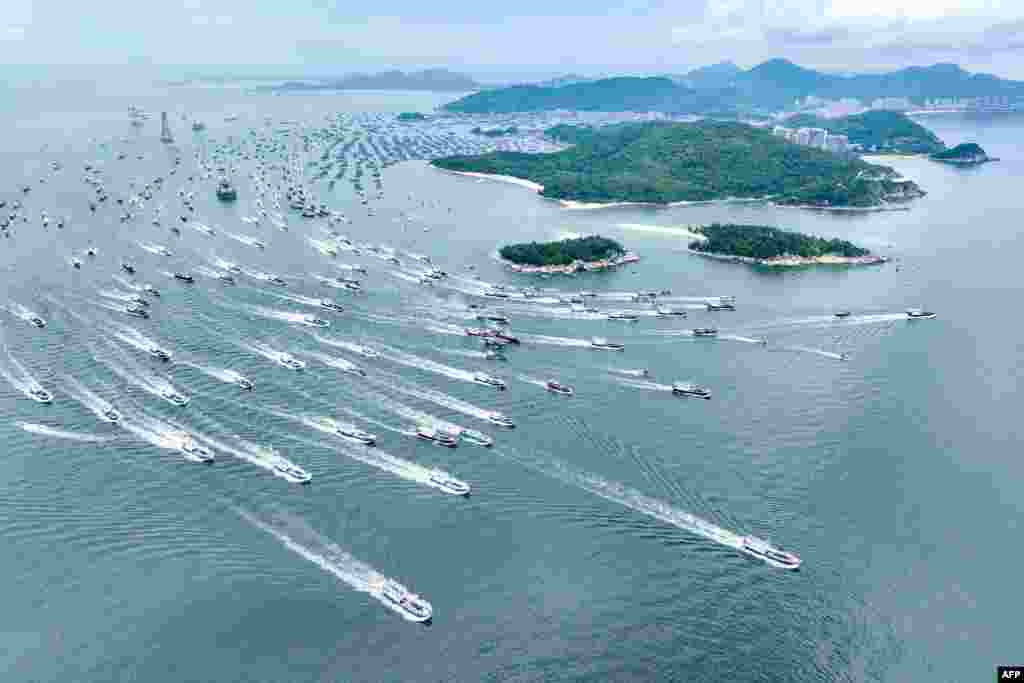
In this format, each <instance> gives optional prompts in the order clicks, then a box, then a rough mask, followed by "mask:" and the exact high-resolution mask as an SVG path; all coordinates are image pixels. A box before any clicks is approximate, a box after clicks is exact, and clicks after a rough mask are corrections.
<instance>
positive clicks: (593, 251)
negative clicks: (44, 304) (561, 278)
mask: <svg viewBox="0 0 1024 683" xmlns="http://www.w3.org/2000/svg"><path fill="white" fill-rule="evenodd" d="M498 253H499V254H500V255H501V258H503V259H505V260H506V261H510V262H511V263H514V264H517V265H525V266H568V265H570V264H572V263H573V262H575V261H584V262H594V261H604V260H607V259H610V258H614V257H616V256H622V255H623V254H625V253H626V250H625V249H624V248H623V247H622V245H621V244H619V243H618V242H616V241H615V240H610V239H606V238H604V237H600V236H591V237H578V238H574V239H566V240H559V241H557V242H525V243H523V244H509V245H507V246H504V247H502V248H501V249H500V250H499V252H498Z"/></svg>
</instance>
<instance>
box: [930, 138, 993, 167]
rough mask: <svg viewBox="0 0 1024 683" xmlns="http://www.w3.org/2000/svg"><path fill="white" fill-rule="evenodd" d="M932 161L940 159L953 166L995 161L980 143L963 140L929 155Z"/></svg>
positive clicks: (975, 164)
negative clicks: (954, 145)
mask: <svg viewBox="0 0 1024 683" xmlns="http://www.w3.org/2000/svg"><path fill="white" fill-rule="evenodd" d="M929 158H930V159H931V160H932V161H941V162H942V163H944V164H953V165H955V166H977V165H978V164H984V163H986V162H988V161H996V159H993V158H992V157H990V156H989V155H988V154H986V153H985V150H983V149H982V148H981V145H979V144H977V143H974V142H964V143H961V144H959V145H957V146H956V147H951V148H949V149H947V150H943V151H941V152H937V153H935V154H932V155H931V156H930V157H929Z"/></svg>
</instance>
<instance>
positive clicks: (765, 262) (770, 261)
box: [686, 247, 889, 268]
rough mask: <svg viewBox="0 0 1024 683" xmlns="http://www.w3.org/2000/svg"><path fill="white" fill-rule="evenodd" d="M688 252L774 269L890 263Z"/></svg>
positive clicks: (855, 258)
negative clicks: (761, 257)
mask: <svg viewBox="0 0 1024 683" xmlns="http://www.w3.org/2000/svg"><path fill="white" fill-rule="evenodd" d="M686 251H687V252H689V253H691V254H696V255H697V256H704V257H706V258H710V259H715V260H717V261H730V262H732V263H746V264H748V265H754V266H769V267H773V268H799V267H801V266H875V265H880V264H882V263H888V262H889V257H888V256H876V255H874V254H869V255H867V256H833V255H830V254H826V255H824V256H812V257H807V256H776V257H773V258H767V259H759V258H754V257H752V256H733V255H731V254H717V253H714V252H707V251H698V250H696V249H690V248H689V247H687V249H686Z"/></svg>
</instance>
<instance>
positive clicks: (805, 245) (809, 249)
mask: <svg viewBox="0 0 1024 683" xmlns="http://www.w3.org/2000/svg"><path fill="white" fill-rule="evenodd" d="M690 230H692V231H693V232H694V233H696V234H697V235H699V236H700V239H695V240H693V241H692V242H690V251H691V252H693V253H695V254H700V255H701V256H708V257H711V258H717V259H722V260H726V261H736V262H740V263H752V264H756V265H761V266H808V265H817V264H831V265H872V264H876V263H884V262H885V261H887V260H888V259H886V258H885V257H884V256H876V255H874V254H872V253H871V252H870V251H868V250H867V249H863V248H861V247H858V246H857V245H855V244H853V243H851V242H847V241H846V240H841V239H825V238H822V237H815V236H813V235H804V234H802V233H799V232H790V231H788V230H780V229H779V228H773V227H770V226H767V225H736V224H732V223H725V224H723V223H713V224H711V225H705V226H701V227H696V228H690Z"/></svg>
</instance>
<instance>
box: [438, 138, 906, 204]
mask: <svg viewBox="0 0 1024 683" xmlns="http://www.w3.org/2000/svg"><path fill="white" fill-rule="evenodd" d="M547 133H548V134H549V135H550V136H552V137H555V138H557V139H559V140H562V141H565V142H570V143H572V144H573V146H572V147H570V148H569V149H565V150H562V151H559V152H554V153H550V154H525V153H520V152H491V153H489V154H483V155H476V156H453V157H446V158H443V159H438V160H435V161H434V162H433V163H434V165H436V166H438V167H439V168H444V169H447V170H451V171H464V172H477V173H490V174H498V175H508V176H514V177H517V178H524V179H527V180H530V181H533V182H536V183H539V184H541V185H543V186H544V189H543V191H542V194H543V195H544V196H546V197H552V198H556V199H566V200H577V201H585V202H651V203H670V202H680V201H707V200H714V199H724V198H769V197H770V198H771V200H772V201H774V202H776V203H780V204H791V205H809V206H818V207H872V206H877V205H880V204H883V203H885V202H886V201H887V200H891V199H906V198H912V197H916V196H920V195H921V194H923V193H922V192H921V191H920V189H919V188H918V187H917V186H916V185H915V184H914V183H912V182H909V181H898V180H895V179H894V178H895V176H896V173H895V171H893V170H892V169H890V168H888V167H885V166H877V165H872V164H868V163H866V162H863V161H860V160H856V159H842V158H839V157H837V156H836V155H834V154H831V153H829V152H824V151H822V150H818V149H813V148H810V147H806V146H800V145H795V144H793V143H790V142H787V141H785V140H783V139H782V138H779V137H777V136H774V135H772V134H771V132H770V131H768V130H764V129H759V128H753V127H751V126H747V125H744V124H740V123H731V122H711V121H700V122H696V123H667V122H645V123H626V124H618V125H614V126H606V127H603V128H598V129H587V128H582V129H574V128H572V127H566V126H559V127H555V128H552V129H549V130H548V131H547Z"/></svg>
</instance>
